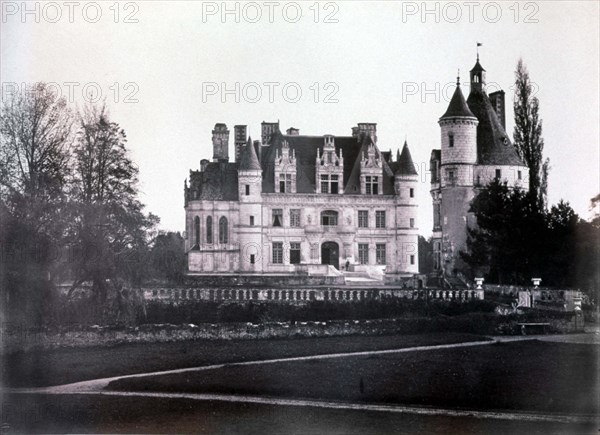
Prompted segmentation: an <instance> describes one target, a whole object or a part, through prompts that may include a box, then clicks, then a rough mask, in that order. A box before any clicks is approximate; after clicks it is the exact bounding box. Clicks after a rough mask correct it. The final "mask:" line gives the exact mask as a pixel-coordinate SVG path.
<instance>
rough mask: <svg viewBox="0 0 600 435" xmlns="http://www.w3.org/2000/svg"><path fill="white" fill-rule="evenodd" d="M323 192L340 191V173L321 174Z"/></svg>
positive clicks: (335, 192)
mask: <svg viewBox="0 0 600 435" xmlns="http://www.w3.org/2000/svg"><path fill="white" fill-rule="evenodd" d="M321 193H333V194H337V193H339V175H321Z"/></svg>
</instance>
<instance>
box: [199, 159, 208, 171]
mask: <svg viewBox="0 0 600 435" xmlns="http://www.w3.org/2000/svg"><path fill="white" fill-rule="evenodd" d="M207 166H208V160H206V159H202V160H200V171H201V172H204V171H206V167H207Z"/></svg>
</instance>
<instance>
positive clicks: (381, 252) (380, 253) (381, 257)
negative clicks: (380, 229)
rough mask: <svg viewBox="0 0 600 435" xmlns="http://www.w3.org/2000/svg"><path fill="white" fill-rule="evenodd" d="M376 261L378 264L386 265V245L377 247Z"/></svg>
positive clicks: (378, 244)
mask: <svg viewBox="0 0 600 435" xmlns="http://www.w3.org/2000/svg"><path fill="white" fill-rule="evenodd" d="M375 261H376V262H377V264H385V243H377V244H376V245H375Z"/></svg>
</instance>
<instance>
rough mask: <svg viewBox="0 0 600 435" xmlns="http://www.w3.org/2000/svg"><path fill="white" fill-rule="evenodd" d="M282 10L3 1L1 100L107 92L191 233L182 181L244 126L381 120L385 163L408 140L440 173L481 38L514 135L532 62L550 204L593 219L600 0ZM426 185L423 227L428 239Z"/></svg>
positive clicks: (165, 225) (147, 169) (161, 210)
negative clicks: (222, 135) (221, 138)
mask: <svg viewBox="0 0 600 435" xmlns="http://www.w3.org/2000/svg"><path fill="white" fill-rule="evenodd" d="M274 3H275V4H273V5H272V6H270V5H269V3H265V2H256V3H251V4H246V3H235V2H231V3H228V4H227V7H228V8H229V9H230V10H231V11H233V12H232V13H229V14H226V15H225V16H223V15H222V14H221V12H222V3H221V2H191V1H189V2H186V1H182V2H158V1H156V2H129V3H117V4H116V6H111V5H115V3H113V2H107V3H99V4H94V3H91V2H85V1H83V2H77V5H75V6H73V9H69V8H70V6H68V5H65V4H64V3H63V2H57V3H53V4H47V3H29V4H27V9H28V10H30V11H33V12H29V13H26V14H24V15H23V12H24V11H23V6H22V3H21V2H3V3H2V22H1V23H0V25H1V26H2V30H1V60H2V63H1V66H0V75H1V77H0V78H1V81H2V91H3V98H5V97H6V95H7V93H9V92H12V91H11V89H12V83H19V84H21V83H29V82H36V81H45V82H55V83H58V84H59V87H60V90H61V92H62V93H63V95H65V96H66V97H69V89H72V90H73V91H74V97H73V99H74V105H75V104H79V105H80V104H81V103H82V102H83V98H82V93H83V89H84V85H87V86H86V87H85V89H86V91H87V92H92V91H94V90H96V91H98V90H99V91H100V92H101V93H102V96H103V97H106V103H107V105H108V107H109V109H110V113H111V116H112V119H113V120H114V121H116V122H118V123H119V124H120V125H121V126H122V127H123V128H124V129H125V130H126V132H127V136H128V141H129V142H128V144H129V148H130V149H131V153H132V157H133V159H134V160H135V162H136V163H137V164H138V166H139V169H140V180H141V190H142V192H143V196H142V200H143V201H144V202H145V203H146V204H147V209H148V210H149V211H151V212H153V213H155V214H157V215H158V216H159V217H160V218H161V228H162V229H165V230H175V231H183V229H184V210H183V190H182V189H183V181H184V179H185V178H186V177H188V174H189V170H190V169H198V167H199V162H200V160H201V159H203V158H208V159H211V158H212V144H211V130H212V128H213V126H214V124H215V123H217V122H223V123H226V124H227V126H228V127H229V128H230V129H231V130H232V134H231V138H230V141H231V144H230V156H232V160H233V126H234V125H235V124H247V125H248V126H249V130H250V134H251V135H252V136H253V138H255V139H257V138H259V136H260V122H261V121H263V120H264V121H276V120H278V119H279V120H280V122H281V128H282V129H286V128H288V127H290V126H294V127H297V128H299V129H300V133H301V134H325V133H330V134H334V135H349V134H350V129H351V127H352V126H353V125H356V123H358V122H376V123H377V124H378V126H377V128H378V139H379V143H378V144H379V147H380V149H381V150H383V151H385V150H388V149H392V150H393V151H394V154H395V150H396V149H397V148H398V147H400V146H401V145H402V143H403V142H404V139H405V137H406V138H407V139H408V143H409V146H410V149H411V152H412V155H413V159H414V161H415V163H416V164H417V165H419V166H420V168H422V169H420V170H421V171H425V170H427V169H428V161H429V155H430V153H431V150H432V149H433V148H439V147H440V130H439V126H438V124H437V121H438V119H439V117H440V116H441V115H442V114H443V113H444V111H445V109H446V106H447V104H448V100H449V98H450V96H451V95H452V92H453V90H454V88H453V83H454V82H455V80H456V74H457V70H458V69H460V70H461V82H463V83H465V86H464V87H463V89H464V90H465V93H468V86H467V82H468V70H470V69H471V67H472V66H473V64H474V63H475V56H476V52H475V47H476V41H479V42H481V43H482V44H483V46H482V47H480V56H481V64H482V65H483V67H484V68H485V69H486V70H487V79H488V83H491V84H490V86H493V87H494V90H495V89H497V88H502V89H504V90H505V91H506V95H507V103H508V108H507V109H508V110H507V123H508V129H507V130H508V133H509V134H510V135H511V136H512V130H513V125H514V122H513V114H512V107H511V101H512V91H511V86H512V85H513V82H514V70H515V66H516V63H517V60H518V59H519V57H522V58H523V60H524V61H525V63H526V65H527V67H528V68H529V71H530V75H531V78H532V80H533V82H535V83H536V85H537V88H536V89H537V96H538V97H539V100H540V108H541V117H542V119H543V136H544V140H545V144H546V148H545V155H546V156H547V157H549V158H550V162H551V171H550V179H549V201H550V203H556V202H557V201H559V200H560V199H561V198H563V199H565V200H568V201H569V202H570V203H571V204H572V206H573V207H574V208H575V210H576V211H577V212H578V213H579V214H580V215H581V216H582V217H584V218H587V217H588V216H589V212H588V205H589V199H590V198H591V197H592V196H594V195H595V194H597V193H598V192H599V190H600V189H599V182H600V181H599V167H598V166H599V158H600V157H599V130H598V125H599V118H600V116H599V101H598V98H599V97H598V95H599V52H600V48H599V41H600V35H599V22H598V17H599V10H598V4H599V3H598V2H597V1H590V2H554V1H552V2H550V1H548V2H522V3H514V2H498V3H494V2H475V4H474V5H473V6H469V3H468V2H455V3H435V2H431V3H427V8H428V11H424V10H423V3H422V2H381V3H375V2H368V3H367V2H329V3H325V2H323V3H319V4H316V6H315V3H313V2H306V3H303V2H299V3H291V2H274ZM236 8H237V10H238V11H239V14H237V15H236V12H235V11H236ZM36 9H37V12H36ZM424 12H427V13H425V14H424ZM59 14H60V15H59ZM259 14H260V16H259ZM299 14H301V15H299ZM36 19H37V21H39V22H36ZM71 21H72V22H71ZM94 21H96V22H94ZM115 21H116V22H115ZM236 21H239V22H236ZM315 21H316V22H315ZM69 82H75V83H77V85H71V88H70V87H69V86H70V85H69V84H68V83H69ZM270 82H273V83H276V84H268V83H270ZM115 83H116V85H115ZM215 83H216V85H215ZM236 83H238V84H239V85H238V86H239V92H238V93H237V95H236V91H235V89H236ZM253 83H255V84H253ZM265 83H267V84H265ZM96 84H97V85H96ZM117 90H118V92H116V91H117ZM224 90H231V91H233V92H232V93H230V94H227V93H225V94H224V93H223V92H222V91H224ZM298 90H300V91H301V96H300V97H299V100H298V96H297V91H298ZM317 90H318V92H317ZM257 91H259V92H260V94H258V93H257ZM270 91H271V92H270ZM215 92H216V93H215ZM270 93H271V95H270ZM213 94H214V95H213ZM87 98H88V99H89V98H92V99H93V98H95V96H94V94H90V96H88V97H87ZM236 98H238V99H239V101H238V102H236V101H235V100H236ZM223 99H225V102H223V101H222V100H223ZM295 100H298V101H295ZM326 100H329V102H325V101H326ZM423 175H424V177H423V183H422V184H421V187H420V192H419V197H420V201H421V208H420V217H419V221H420V222H419V228H420V232H421V233H422V234H423V235H429V234H430V233H431V227H432V216H431V215H432V211H431V198H430V196H429V177H428V176H426V175H427V174H423Z"/></svg>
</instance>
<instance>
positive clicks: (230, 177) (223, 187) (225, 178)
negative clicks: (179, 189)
mask: <svg viewBox="0 0 600 435" xmlns="http://www.w3.org/2000/svg"><path fill="white" fill-rule="evenodd" d="M237 171H238V164H237V163H208V164H207V165H206V169H205V170H204V171H202V172H201V171H190V187H189V190H190V192H191V195H193V192H194V191H197V192H198V197H197V198H195V197H194V196H192V197H191V198H189V199H190V200H193V199H201V200H207V201H237V200H238V198H239V194H238V174H237Z"/></svg>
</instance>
